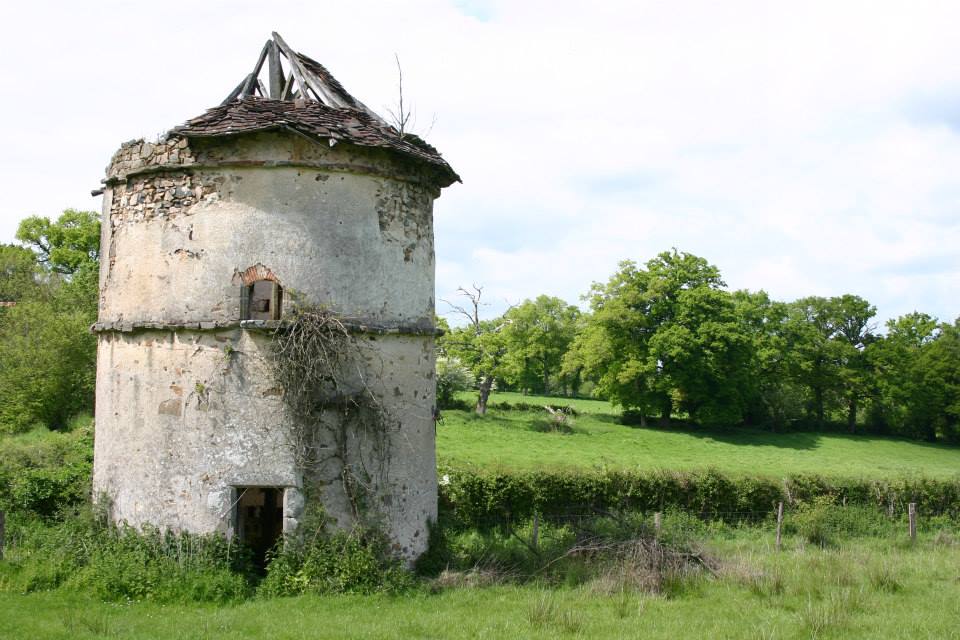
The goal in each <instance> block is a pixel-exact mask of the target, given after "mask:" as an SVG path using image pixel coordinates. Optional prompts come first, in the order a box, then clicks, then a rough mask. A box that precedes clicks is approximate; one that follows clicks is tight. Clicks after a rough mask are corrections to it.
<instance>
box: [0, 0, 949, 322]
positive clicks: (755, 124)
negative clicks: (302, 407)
mask: <svg viewBox="0 0 960 640" xmlns="http://www.w3.org/2000/svg"><path fill="white" fill-rule="evenodd" d="M958 24H960V3H957V2H954V1H944V2H923V1H919V0H911V1H909V2H885V1H882V0H881V1H878V0H873V1H864V2H853V1H843V0H832V1H830V2H810V1H808V2H802V3H798V2H789V3H788V2H771V1H769V0H768V1H764V2H739V1H737V0H727V1H724V2H695V1H680V0H677V1H661V2H643V1H634V2H605V1H603V0H595V1H593V2H577V3H572V2H557V1H553V2H547V1H544V2H541V1H533V2H520V1H519V0H515V1H513V2H505V1H504V2H501V1H499V0H492V1H490V2H487V1H484V0H466V1H464V0H422V1H421V0H405V1H404V2H359V1H351V2H334V1H325V2H318V1H312V2H282V1H270V2H264V1H260V2H243V1H235V2H221V1H210V0H204V1H203V2H200V1H195V2H179V1H174V0H165V1H164V2H162V3H157V2H151V3H148V2H95V1H93V0H91V1H90V2H84V3H78V2H63V3H52V2H45V1H42V0H40V1H33V2H8V3H3V8H0V25H3V26H2V27H0V29H2V32H3V39H2V42H3V44H2V47H3V50H2V53H3V54H4V55H3V56H2V58H0V78H2V80H3V82H2V85H0V87H2V88H0V92H2V93H0V97H2V99H0V123H2V124H0V127H2V129H0V130H2V138H0V139H2V142H3V147H4V148H3V154H2V155H0V187H2V193H3V198H2V200H0V242H3V241H11V240H12V239H13V234H14V231H15V229H16V225H17V222H18V221H19V220H20V219H21V218H23V217H25V216H27V215H30V214H42V215H50V216H54V215H56V214H58V212H60V211H61V210H62V209H64V208H66V207H74V208H84V209H97V210H99V199H95V198H91V197H90V195H89V192H90V190H91V189H92V188H95V187H97V186H98V184H99V180H100V178H101V177H102V175H103V167H104V166H105V165H106V163H107V161H108V160H109V158H110V156H111V154H112V153H113V151H114V150H115V149H116V148H117V147H118V146H119V144H120V142H123V141H125V140H129V139H131V138H136V137H147V138H152V137H156V136H157V135H158V134H160V133H162V132H164V131H166V130H167V129H169V128H171V127H172V126H174V125H176V124H179V123H180V122H182V121H183V120H185V119H187V118H189V117H193V116H195V115H199V114H200V113H202V112H203V111H204V109H206V108H207V107H211V106H214V105H216V104H218V103H219V102H220V100H222V99H223V97H224V96H225V95H226V94H227V93H228V92H229V91H230V89H231V88H232V87H233V86H234V85H235V84H236V83H237V82H238V81H239V80H240V79H241V78H242V77H243V76H244V75H245V74H246V73H247V72H248V71H249V69H250V68H252V66H253V63H254V62H255V61H256V57H257V55H258V53H259V50H260V47H261V46H262V44H263V42H264V40H266V38H267V37H268V36H269V33H270V31H271V30H277V31H279V32H280V33H281V34H282V35H283V36H284V38H285V39H286V40H287V42H288V43H290V44H291V46H293V48H295V49H298V50H300V51H303V52H304V53H306V54H308V55H310V56H311V57H313V58H316V59H317V60H319V61H320V62H322V63H324V64H325V65H326V66H327V67H328V68H329V69H330V70H331V71H332V72H333V73H334V74H335V75H336V76H337V78H338V79H339V80H340V81H341V82H342V83H343V84H344V85H345V86H346V88H347V89H348V90H349V91H350V92H351V93H353V94H354V95H356V96H357V97H358V98H360V99H361V100H363V101H364V102H365V103H366V104H367V105H368V106H370V107H372V108H374V109H375V110H378V111H380V112H381V113H383V112H385V111H386V109H387V108H388V107H390V106H391V105H392V104H393V103H394V102H395V101H396V95H397V77H396V68H395V63H394V53H396V54H398V55H399V57H400V59H401V62H402V65H403V70H404V93H405V97H406V99H407V101H408V102H412V103H413V104H414V106H415V109H416V118H417V121H416V124H415V126H414V129H415V130H416V131H419V132H421V133H425V134H426V137H427V138H428V139H429V141H430V142H432V143H433V144H434V145H435V146H437V147H438V148H439V149H440V151H441V152H443V154H444V156H445V157H446V158H447V159H448V160H449V161H450V163H451V164H452V165H453V166H454V168H455V169H456V170H457V171H458V172H459V173H460V174H461V176H462V177H463V184H462V185H455V186H453V187H450V188H449V189H447V190H445V192H444V194H443V196H442V197H441V198H440V200H439V201H438V202H437V205H436V209H435V212H436V233H437V289H438V296H439V297H441V298H443V297H449V296H450V295H451V294H452V293H453V292H454V290H455V289H456V288H457V286H458V285H469V284H471V283H477V284H482V285H484V287H485V291H486V294H487V295H488V297H489V299H490V300H491V302H492V303H493V304H492V306H490V307H489V308H488V309H487V311H488V313H490V314H493V313H496V312H497V311H498V310H500V309H502V307H503V305H504V304H505V303H506V301H509V302H518V301H521V300H522V299H524V298H526V297H532V296H536V295H538V294H540V293H547V294H551V295H556V296H560V297H562V298H565V299H566V300H568V301H570V302H574V303H576V302H578V299H579V296H580V295H581V294H583V293H584V292H585V291H586V290H587V289H588V288H589V286H590V283H591V282H593V281H598V280H606V279H607V277H608V276H609V275H610V274H611V273H612V272H613V270H614V269H615V268H616V265H617V263H618V262H619V261H620V260H623V259H628V258H629V259H632V260H636V261H639V262H643V261H646V260H648V259H649V258H651V257H652V256H654V255H655V254H656V253H658V252H660V251H663V250H667V249H669V248H670V247H677V248H679V249H681V250H683V251H688V252H692V253H696V254H698V255H701V256H703V257H705V258H707V259H708V260H710V261H711V262H713V263H714V264H716V265H717V266H719V267H720V269H721V272H722V273H723V275H724V276H725V279H726V281H727V283H728V284H729V285H730V287H731V288H750V289H765V290H766V291H768V292H769V293H770V294H771V295H772V296H774V297H775V298H779V299H784V300H789V299H794V298H797V297H800V296H803V295H813V294H815V295H838V294H842V293H855V294H858V295H861V296H863V297H865V298H867V299H868V300H870V301H871V302H873V303H874V304H875V305H876V306H877V307H878V309H879V314H878V317H879V319H881V320H883V319H886V318H889V317H893V316H897V315H899V314H902V313H907V312H909V311H912V310H914V309H917V310H922V311H926V312H928V313H931V314H934V315H936V316H938V317H940V318H941V319H945V320H946V319H951V320H952V319H953V318H955V317H956V316H957V315H958V314H960V295H958V291H960V64H958V60H960V39H958V37H957V35H956V30H957V25H958ZM441 307H442V305H441ZM441 310H442V309H441Z"/></svg>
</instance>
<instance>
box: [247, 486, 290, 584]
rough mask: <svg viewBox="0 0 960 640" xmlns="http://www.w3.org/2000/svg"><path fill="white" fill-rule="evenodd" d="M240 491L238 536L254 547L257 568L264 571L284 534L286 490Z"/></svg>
mask: <svg viewBox="0 0 960 640" xmlns="http://www.w3.org/2000/svg"><path fill="white" fill-rule="evenodd" d="M237 492H238V493H239V494H240V496H239V498H238V499H237V501H236V505H237V506H236V523H237V524H236V531H237V535H238V537H239V538H240V542H242V543H244V544H245V545H247V547H249V548H250V551H251V552H252V554H253V563H254V566H256V567H257V569H259V570H260V571H264V570H265V569H266V566H267V553H268V552H269V551H270V550H271V549H272V548H273V547H274V546H275V545H276V544H277V542H278V541H279V540H280V537H281V536H282V535H283V488H281V487H237Z"/></svg>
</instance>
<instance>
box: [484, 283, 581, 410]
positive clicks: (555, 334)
mask: <svg viewBox="0 0 960 640" xmlns="http://www.w3.org/2000/svg"><path fill="white" fill-rule="evenodd" d="M503 321H504V323H503V329H502V332H501V336H500V338H501V340H502V344H503V347H504V349H505V352H506V353H505V355H504V357H503V363H502V367H501V374H502V375H503V377H504V379H505V380H506V381H507V382H508V383H510V384H512V385H514V386H515V387H516V388H519V389H523V390H526V391H531V392H534V393H544V394H549V393H551V392H558V391H559V392H561V393H563V394H564V395H565V394H566V392H567V390H568V389H570V390H572V391H573V392H574V393H576V391H577V387H579V376H578V375H576V373H575V372H574V373H573V375H570V374H568V373H566V372H563V371H562V370H561V364H562V361H563V356H564V354H565V353H566V352H567V350H568V349H569V347H570V344H571V343H572V342H573V338H574V336H575V335H576V332H577V330H578V328H579V326H580V310H579V309H578V308H577V307H575V306H573V305H570V304H567V303H566V302H564V301H563V300H561V299H560V298H555V297H551V296H538V297H537V298H536V299H535V300H524V301H523V302H522V303H521V304H520V305H518V306H516V307H513V308H511V309H510V310H508V311H507V312H506V313H505V314H504V316H503Z"/></svg>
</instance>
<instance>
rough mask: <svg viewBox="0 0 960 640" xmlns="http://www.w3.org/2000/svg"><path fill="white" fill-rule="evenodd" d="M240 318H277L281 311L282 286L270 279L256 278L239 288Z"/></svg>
mask: <svg viewBox="0 0 960 640" xmlns="http://www.w3.org/2000/svg"><path fill="white" fill-rule="evenodd" d="M240 307H241V309H240V315H241V319H242V320H279V319H280V314H281V313H282V311H283V287H281V286H280V285H279V284H277V283H276V282H273V281H272V280H257V281H255V282H254V283H253V284H250V285H246V286H244V287H243V288H242V289H241V304H240Z"/></svg>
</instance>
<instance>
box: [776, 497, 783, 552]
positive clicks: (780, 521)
mask: <svg viewBox="0 0 960 640" xmlns="http://www.w3.org/2000/svg"><path fill="white" fill-rule="evenodd" d="M782 528H783V503H782V502H778V503H777V551H780V547H781V536H780V531H781V529H782Z"/></svg>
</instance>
